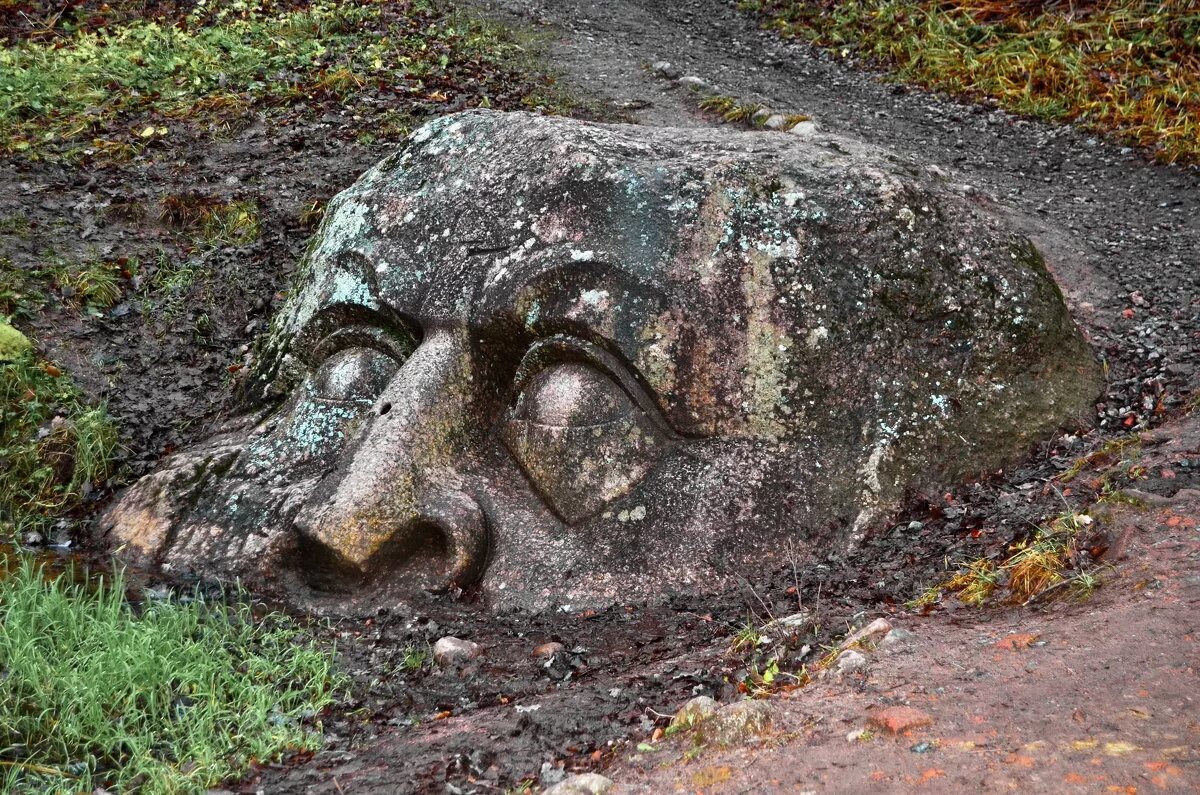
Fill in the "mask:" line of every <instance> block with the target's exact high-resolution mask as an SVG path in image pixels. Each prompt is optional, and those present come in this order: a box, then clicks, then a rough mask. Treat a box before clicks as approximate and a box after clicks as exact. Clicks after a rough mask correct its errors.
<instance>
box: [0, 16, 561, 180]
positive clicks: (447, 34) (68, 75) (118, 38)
mask: <svg viewBox="0 0 1200 795" xmlns="http://www.w3.org/2000/svg"><path fill="white" fill-rule="evenodd" d="M137 6H145V4H144V3H137V2H133V1H132V0H119V1H115V2H113V3H110V4H105V5H104V7H103V10H102V13H100V14H99V16H97V17H93V16H88V15H86V14H80V15H78V16H70V17H69V18H68V19H67V20H65V21H64V20H62V19H60V18H58V17H54V11H56V10H57V11H58V14H60V15H61V14H62V12H63V9H59V8H58V7H57V6H55V7H54V8H50V7H49V6H46V7H45V10H46V14H47V20H46V21H45V22H46V24H45V25H43V26H41V27H38V28H37V29H36V30H35V31H34V32H33V33H31V32H29V31H22V32H20V33H19V34H18V33H14V32H12V31H9V44H8V46H7V47H6V48H4V49H3V50H0V152H7V153H9V154H14V153H23V154H24V155H25V156H27V157H31V158H35V159H36V158H67V159H83V158H87V159H99V160H105V159H107V160H116V161H120V160H126V159H130V158H133V157H136V156H137V155H138V154H139V153H140V152H142V151H144V150H145V149H147V148H149V147H154V146H162V145H163V144H164V143H169V141H170V139H171V136H172V135H173V131H174V130H176V129H178V127H179V126H180V125H197V124H200V123H202V122H207V126H208V127H209V128H210V129H211V130H213V131H219V130H221V129H222V128H225V127H228V126H229V125H231V124H235V123H236V120H237V119H238V118H239V117H241V116H243V115H245V114H246V113H247V112H249V111H250V110H254V111H255V112H273V113H276V114H277V115H280V116H282V115H286V114H288V113H297V112H298V113H302V114H303V113H314V112H316V111H317V110H318V109H321V110H324V109H326V108H328V109H336V110H341V109H344V108H345V107H346V106H347V103H351V104H355V105H356V107H357V103H358V102H359V101H361V100H362V98H364V97H368V96H369V97H371V98H372V102H371V103H369V104H368V105H366V106H364V107H363V108H362V111H363V114H362V115H364V116H370V117H372V119H373V121H377V120H378V119H375V118H374V117H375V116H377V113H376V111H377V110H379V109H380V108H382V109H384V110H385V111H386V113H387V114H388V119H389V120H388V122H387V123H386V124H383V125H376V124H374V123H372V124H370V125H365V126H364V130H363V132H362V135H364V136H368V137H369V138H370V140H372V141H373V140H376V138H377V136H379V135H381V134H382V135H385V136H388V137H399V136H401V135H403V134H405V133H406V132H407V131H408V129H409V128H410V127H411V126H412V124H414V123H416V122H418V121H419V120H421V119H422V118H423V117H426V116H431V115H437V114H438V113H441V112H445V110H446V109H448V108H452V107H459V108H461V107H493V106H496V107H509V108H512V107H529V108H533V107H547V106H548V107H549V108H550V109H552V110H553V109H558V110H561V109H563V108H564V107H565V106H566V105H567V104H569V101H568V100H567V98H566V96H565V94H563V93H562V92H560V91H558V90H557V89H556V87H555V85H554V78H553V77H552V76H551V75H550V74H549V73H547V72H546V71H545V70H544V69H543V68H542V67H541V65H540V63H539V62H538V61H537V60H536V58H535V57H534V53H533V50H534V49H535V48H534V46H533V44H532V42H531V41H530V40H529V39H528V38H527V37H522V36H521V35H518V34H517V33H514V32H513V31H512V30H511V29H509V28H506V27H504V26H501V25H498V24H495V23H492V22H490V21H488V20H486V19H484V18H482V17H480V16H478V15H476V14H468V13H465V12H463V11H461V10H457V9H454V8H453V7H452V6H448V5H446V4H442V3H433V2H429V1H428V0H404V1H402V2H390V1H385V0H354V1H353V2H334V1H333V0H314V1H313V2H307V3H274V2H269V0H233V1H232V2H199V3H196V4H195V6H193V7H192V8H191V10H187V11H185V10H180V9H177V8H175V7H173V6H172V7H170V8H169V9H168V10H169V13H166V12H164V13H161V14H159V15H158V16H157V17H155V16H149V17H143V16H141V15H140V14H136V13H133V12H134V10H136V9H135V7H137ZM68 7H69V8H72V9H73V7H72V6H70V4H69V5H68ZM73 10H76V11H78V9H73ZM127 12H128V13H127ZM35 34H36V35H35Z"/></svg>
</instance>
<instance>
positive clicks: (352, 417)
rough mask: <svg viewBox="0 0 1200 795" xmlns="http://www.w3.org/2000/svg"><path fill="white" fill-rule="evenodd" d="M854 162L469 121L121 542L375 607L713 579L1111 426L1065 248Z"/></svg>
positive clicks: (899, 175)
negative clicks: (1059, 278)
mask: <svg viewBox="0 0 1200 795" xmlns="http://www.w3.org/2000/svg"><path fill="white" fill-rule="evenodd" d="M934 182H935V180H932V179H931V178H930V177H929V176H928V175H925V174H924V173H923V172H922V171H920V170H919V169H918V168H916V167H915V166H913V165H910V164H906V163H904V162H902V161H899V160H897V159H895V158H890V157H888V156H887V155H885V154H883V153H881V152H879V151H878V150H874V149H871V148H868V147H865V146H863V145H860V144H855V143H852V142H849V141H846V140H843V139H837V138H832V137H822V138H818V139H813V140H800V139H798V138H797V137H795V136H791V135H787V134H779V133H775V134H770V133H735V132H729V131H725V130H703V131H695V130H687V131H685V130H664V129H655V128H640V127H628V126H605V125H595V124H585V123H581V122H576V121H571V120H566V119H554V118H543V117H537V116H531V115H526V114H501V113H493V112H484V111H473V112H468V113H463V114H459V115H456V116H449V117H445V118H442V119H439V120H437V121H434V122H431V123H429V124H427V125H426V126H424V127H422V128H421V129H419V130H417V131H416V132H415V133H414V134H413V135H412V136H411V137H410V139H409V140H408V142H407V143H406V144H405V145H404V147H403V148H402V149H401V150H400V151H399V152H397V153H396V154H395V155H393V156H391V157H389V158H388V159H386V160H385V161H383V162H382V163H380V164H379V165H378V166H376V167H375V168H373V169H372V170H371V171H369V172H368V173H366V174H365V175H364V176H363V177H362V178H361V179H360V180H359V181H358V182H357V183H356V184H355V185H353V186H352V187H351V188H349V189H348V190H346V191H345V192H344V193H342V194H341V195H340V196H338V197H337V198H336V199H335V200H334V201H333V202H331V203H330V206H329V208H328V212H327V215H326V219H325V221H324V223H323V225H322V228H321V230H320V232H319V234H318V236H317V239H316V240H315V244H314V246H313V248H312V249H311V251H310V253H309V254H308V256H307V257H306V260H305V262H304V263H303V265H302V269H301V271H302V272H301V275H300V279H299V281H298V283H297V284H296V285H295V288H294V290H293V291H292V293H291V294H290V296H289V298H288V301H287V304H286V306H285V307H284V308H283V309H282V311H281V313H280V315H279V316H278V317H277V318H276V321H275V324H274V326H273V329H272V332H271V336H270V338H269V340H268V343H267V345H266V346H264V349H263V350H262V351H261V353H260V356H259V358H258V363H257V367H256V371H255V374H254V376H253V380H252V381H251V383H250V384H249V389H248V391H249V393H250V395H249V397H250V400H249V401H248V404H247V405H248V408H247V412H246V414H245V416H244V417H243V418H242V419H240V420H237V421H234V422H232V423H231V424H230V426H229V427H228V428H227V429H226V431H225V433H223V434H221V435H219V436H217V437H215V438H213V439H212V440H210V441H209V442H208V443H206V444H204V445H201V446H199V447H198V448H196V449H194V450H189V451H185V452H183V453H181V454H179V455H177V456H176V457H175V458H173V459H172V460H169V461H167V462H165V464H164V465H163V467H162V468H161V469H160V470H159V471H158V472H156V473H155V474H152V475H151V476H149V477H147V478H144V479H143V480H141V481H140V482H138V483H137V484H135V485H134V486H133V487H132V488H131V489H130V491H129V492H128V493H127V494H126V496H125V497H124V499H123V500H122V501H121V502H120V503H119V504H118V505H117V506H116V507H115V508H114V509H113V510H112V511H110V513H109V516H108V517H107V521H108V523H109V525H110V526H111V527H112V528H113V533H114V534H115V537H116V538H117V539H118V541H119V543H121V544H122V545H123V549H124V550H125V554H127V555H129V556H131V557H133V558H136V559H141V560H145V561H149V562H152V563H155V564H159V565H163V566H167V567H170V568H172V569H174V570H181V569H190V570H193V571H196V572H198V573H201V574H207V575H211V576H218V577H219V576H231V575H238V576H241V577H243V578H249V579H251V580H256V581H264V582H265V581H269V580H272V579H277V580H279V581H280V582H281V583H284V584H286V585H287V587H288V589H290V593H292V594H293V595H295V596H296V598H298V599H305V598H321V597H322V595H325V596H326V597H328V598H338V599H344V600H350V601H354V600H359V601H361V602H362V603H364V604H374V603H379V601H380V600H384V599H393V600H394V599H395V598H401V597H403V596H404V595H405V594H408V593H413V592H417V591H421V590H433V591H437V590H439V589H445V588H449V587H454V586H459V587H467V586H474V587H477V588H478V589H479V591H480V592H481V593H482V595H483V597H484V598H485V599H486V600H487V601H489V602H491V603H493V604H505V603H514V604H522V605H527V606H539V605H545V604H547V603H549V602H564V603H571V604H582V603H598V602H606V601H611V600H615V599H620V598H623V597H628V596H637V595H646V594H649V593H653V592H661V591H670V590H675V589H689V590H695V589H698V588H707V587H712V586H715V585H716V584H719V583H720V582H721V580H722V578H723V577H725V576H726V575H729V574H731V573H734V572H738V571H743V570H745V569H746V568H747V567H749V566H754V567H759V568H761V567H762V566H763V565H764V562H767V563H769V562H770V561H771V560H772V559H774V558H775V557H778V556H780V555H781V554H782V551H783V550H784V549H788V550H789V552H788V554H789V555H791V556H799V557H800V558H801V559H803V558H804V557H805V556H807V555H811V554H817V553H820V552H821V551H823V550H826V549H829V548H837V549H845V548H847V547H849V546H852V545H853V543H854V541H855V540H856V539H857V538H859V537H861V534H862V533H864V532H866V531H868V530H869V529H870V528H871V526H872V525H873V524H875V523H878V522H879V521H881V520H883V519H884V518H886V515H887V514H888V512H890V511H892V510H894V509H895V508H896V507H897V506H899V505H900V504H901V503H902V501H903V500H904V499H905V496H906V494H909V493H911V492H912V491H914V490H919V489H924V488H933V487H940V486H944V485H946V484H948V483H951V482H953V481H954V479H955V478H958V477H961V476H962V475H963V474H964V473H968V472H972V471H980V470H984V469H988V468H992V467H995V466H997V465H1000V464H1002V463H1004V462H1005V461H1008V460H1011V459H1012V458H1013V457H1014V456H1016V455H1018V454H1020V453H1021V452H1022V451H1023V450H1024V449H1026V448H1027V447H1028V446H1029V444H1030V443H1031V442H1033V441H1035V440H1036V439H1037V438H1038V437H1040V436H1044V435H1045V434H1047V433H1049V432H1051V431H1052V430H1053V429H1055V428H1056V427H1058V426H1060V425H1062V424H1064V423H1068V422H1072V421H1075V420H1077V419H1079V418H1081V417H1083V416H1086V412H1087V409H1088V408H1089V407H1090V404H1091V400H1092V399H1093V398H1094V397H1095V395H1096V394H1097V393H1098V391H1099V381H1098V373H1097V369H1096V366H1095V363H1094V361H1093V360H1092V359H1091V357H1090V355H1089V353H1088V350H1087V347H1086V345H1085V344H1084V342H1083V340H1082V339H1081V337H1080V335H1079V333H1078V331H1077V330H1076V329H1075V327H1074V326H1073V325H1072V323H1071V321H1070V320H1069V318H1068V316H1067V313H1066V310H1065V307H1064V305H1063V301H1062V297H1061V295H1060V293H1059V291H1058V289H1057V288H1056V287H1055V285H1054V283H1053V281H1052V280H1051V278H1050V276H1049V274H1048V273H1047V271H1046V269H1045V267H1044V265H1043V263H1042V261H1041V258H1040V257H1039V255H1038V253H1037V252H1036V251H1035V250H1034V248H1033V247H1032V245H1031V244H1030V243H1029V242H1028V241H1026V240H1025V239H1023V238H1021V237H1019V236H1017V235H1015V234H1013V233H1012V232H1011V231H1009V230H1007V229H1006V228H1005V227H1004V225H1003V224H1002V223H1001V222H1000V221H998V220H997V219H996V218H995V217H993V216H991V215H989V214H988V213H986V212H984V211H983V210H981V209H979V208H976V207H973V206H971V205H970V204H968V203H966V202H965V201H964V200H962V199H960V198H958V197H956V196H954V195H952V194H951V193H949V192H948V191H946V190H943V189H940V188H938V187H937V186H936V185H935V184H934Z"/></svg>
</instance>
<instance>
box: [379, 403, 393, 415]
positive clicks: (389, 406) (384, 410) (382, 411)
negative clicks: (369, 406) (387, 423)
mask: <svg viewBox="0 0 1200 795" xmlns="http://www.w3.org/2000/svg"><path fill="white" fill-rule="evenodd" d="M391 410H392V404H391V403H384V404H383V405H381V406H380V407H379V416H380V417H382V416H383V415H384V414H387V413H388V412H389V411H391Z"/></svg>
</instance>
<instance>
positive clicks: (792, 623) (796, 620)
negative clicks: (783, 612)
mask: <svg viewBox="0 0 1200 795" xmlns="http://www.w3.org/2000/svg"><path fill="white" fill-rule="evenodd" d="M812 620H813V617H812V613H809V612H807V611H805V612H803V613H792V614H791V615H790V616H784V617H783V618H777V619H775V620H774V621H772V622H771V623H770V624H769V625H768V626H769V627H771V628H775V627H778V628H782V629H802V628H803V627H805V626H807V625H809V624H811V623H812Z"/></svg>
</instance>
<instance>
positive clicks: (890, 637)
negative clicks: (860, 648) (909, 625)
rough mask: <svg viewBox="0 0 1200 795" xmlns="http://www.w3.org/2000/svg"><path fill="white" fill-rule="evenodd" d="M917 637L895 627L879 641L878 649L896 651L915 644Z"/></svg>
mask: <svg viewBox="0 0 1200 795" xmlns="http://www.w3.org/2000/svg"><path fill="white" fill-rule="evenodd" d="M916 640H917V636H916V635H914V634H913V633H911V632H909V631H908V630H907V629H901V628H899V627H895V628H894V629H892V631H891V632H889V633H888V634H886V635H884V636H883V640H881V641H879V645H878V646H876V648H878V649H898V648H901V647H904V646H908V645H910V644H912V643H915V642H916Z"/></svg>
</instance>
